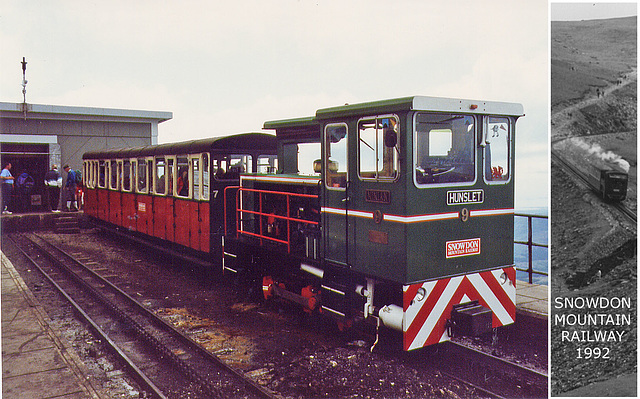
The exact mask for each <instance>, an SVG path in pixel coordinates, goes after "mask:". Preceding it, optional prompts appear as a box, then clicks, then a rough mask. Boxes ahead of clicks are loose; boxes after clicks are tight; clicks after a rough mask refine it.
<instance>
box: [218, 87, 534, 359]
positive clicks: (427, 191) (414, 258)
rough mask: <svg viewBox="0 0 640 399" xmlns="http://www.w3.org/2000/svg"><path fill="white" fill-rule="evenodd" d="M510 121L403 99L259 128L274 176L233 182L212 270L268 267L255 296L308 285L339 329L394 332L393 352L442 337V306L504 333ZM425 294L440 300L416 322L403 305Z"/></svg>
mask: <svg viewBox="0 0 640 399" xmlns="http://www.w3.org/2000/svg"><path fill="white" fill-rule="evenodd" d="M522 115H523V110H522V106H521V105H520V104H513V103H499V102H478V101H471V100H459V99H445V98H434V97H408V98H401V99H395V100H387V101H378V102H372V103H363V104H355V105H345V106H340V107H335V108H327V109H321V110H318V111H317V112H316V115H315V116H314V117H309V118H299V119H290V120H281V121H273V122H267V123H265V128H266V129H273V130H275V131H276V137H277V138H278V159H279V165H278V169H279V174H276V175H271V176H267V175H262V176H260V175H252V176H245V177H244V178H243V180H242V184H241V187H240V188H239V193H240V194H237V195H236V198H237V199H236V202H237V203H238V204H241V205H239V208H238V212H239V216H238V219H239V220H242V219H243V218H244V219H246V220H247V222H246V223H245V225H244V228H246V231H240V232H235V233H236V234H235V236H234V235H233V234H231V235H229V238H228V241H229V248H232V249H231V250H230V252H228V254H227V255H228V256H226V257H225V261H226V262H227V264H229V265H231V264H234V263H235V262H237V255H236V253H238V252H241V251H242V250H243V249H242V248H244V246H251V247H253V249H254V252H253V253H256V252H257V253H260V254H262V255H260V256H259V257H261V258H263V259H267V258H268V259H269V260H268V261H262V262H261V263H262V264H268V263H274V259H277V261H276V262H275V263H278V264H279V266H274V267H267V269H268V270H263V274H265V276H266V277H265V280H264V282H263V289H264V290H266V291H265V297H267V296H270V295H273V292H276V293H279V294H278V295H279V296H285V297H287V296H288V297H292V295H291V294H283V292H282V290H283V289H282V286H286V287H294V286H296V288H294V289H292V291H294V292H295V291H297V292H300V289H301V288H302V293H300V294H296V295H297V297H298V299H299V300H298V302H300V303H304V301H305V299H304V298H307V297H309V295H307V294H305V293H304V290H305V289H306V288H305V287H307V285H306V284H309V285H308V287H311V291H313V292H317V293H318V294H317V296H314V303H316V302H318V303H321V304H322V305H321V307H320V309H323V310H325V311H326V312H328V313H330V314H332V315H333V316H336V317H338V318H339V319H340V320H342V321H343V322H346V321H347V320H352V319H357V318H363V317H364V318H367V317H368V316H369V315H372V316H374V317H380V318H381V319H382V321H383V323H384V324H385V325H389V326H390V327H391V328H395V329H397V330H401V331H403V333H404V335H405V344H404V347H405V349H413V348H415V347H420V346H423V345H428V344H431V343H435V342H440V341H441V340H445V339H448V335H447V333H446V327H445V324H446V322H447V320H448V319H449V317H450V313H451V308H452V306H453V305H455V304H458V303H463V302H466V301H469V300H479V301H480V303H481V304H482V306H485V307H486V308H489V309H491V311H492V312H493V315H494V316H493V327H497V326H501V325H504V324H509V323H512V322H513V318H514V317H515V271H514V269H513V241H514V237H513V214H514V183H515V174H514V170H515V168H514V167H515V156H514V154H515V140H514V137H515V125H516V121H517V119H518V117H520V116H522ZM314 150H315V152H314ZM275 192H282V193H293V194H294V196H293V197H287V195H285V194H282V195H279V196H278V195H276V194H274V193H275ZM296 195H297V197H296ZM278 226H279V227H278ZM242 229H243V227H241V228H240V230H242ZM285 232H286V234H285ZM233 267H235V266H233ZM261 267H262V266H261ZM309 274H311V275H312V276H313V277H312V278H311V280H309V279H308V278H307V277H309V276H308V275H309ZM301 281H304V282H301ZM441 286H442V287H441ZM445 286H446V288H445ZM469 286H472V288H469ZM278 287H280V288H278ZM273 290H275V291H273ZM423 291H424V292H423ZM354 292H355V293H354ZM374 292H375V295H374ZM433 292H442V293H443V295H445V294H446V293H447V292H449V294H450V297H448V298H447V299H443V301H446V303H444V302H443V304H442V305H440V306H441V307H442V309H440V310H437V309H436V310H433V312H439V313H438V314H435V313H434V314H435V316H433V320H431V319H430V320H431V321H429V322H427V321H426V319H424V320H422V316H420V317H418V316H416V315H415V314H412V313H411V312H414V311H415V312H423V313H424V312H426V310H424V309H423V310H420V309H421V308H415V310H412V309H413V308H412V306H414V303H416V301H417V300H416V298H418V299H419V300H422V298H424V297H428V298H430V299H429V301H434V303H435V302H437V301H439V300H440V299H439V297H429V295H431V294H432V293H433ZM314 295H315V294H314ZM438 295H440V294H438ZM487 296H490V297H491V298H487ZM300 298H302V299H300ZM443 298H444V297H443ZM496 301H497V302H499V304H498V305H495V303H496ZM427 302H428V301H427ZM496 306H498V307H500V309H494V307H496ZM306 307H307V308H309V306H306ZM425 309H426V308H425ZM429 311H432V310H429ZM500 313H503V315H500ZM416 314H417V313H416ZM496 314H498V316H496ZM423 316H424V315H423ZM418 319H420V322H419V323H418V322H415V320H418ZM420 323H422V324H420ZM427 323H432V325H431V326H429V327H428V328H426V329H427V330H428V331H429V332H428V333H424V332H418V331H423V330H425V327H423V326H424V325H425V324H427ZM418 324H419V326H418V327H416V326H417V325H418ZM421 335H424V336H421Z"/></svg>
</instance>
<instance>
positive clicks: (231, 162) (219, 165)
mask: <svg viewBox="0 0 640 399" xmlns="http://www.w3.org/2000/svg"><path fill="white" fill-rule="evenodd" d="M252 160H253V157H252V156H251V155H228V156H224V157H222V158H218V159H214V160H213V172H214V176H215V179H216V180H238V179H240V175H241V174H242V173H252V171H253V167H252V162H253V161H252Z"/></svg>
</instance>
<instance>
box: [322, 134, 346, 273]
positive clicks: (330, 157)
mask: <svg viewBox="0 0 640 399" xmlns="http://www.w3.org/2000/svg"><path fill="white" fill-rule="evenodd" d="M347 132H348V128H347V125H346V124H345V123H336V124H329V125H326V126H325V129H324V165H323V170H324V182H325V187H324V190H323V191H324V192H325V195H324V200H323V208H322V211H323V212H322V214H323V226H324V243H325V258H326V259H327V260H328V261H332V262H335V263H337V264H341V265H345V266H346V265H347V255H348V249H347V246H346V243H347V240H350V238H349V234H348V230H347V227H348V223H347V209H348V205H349V203H348V201H347V195H348V192H347V182H348V180H349V179H348V176H349V173H348V163H347V160H348V157H347V137H348V135H347Z"/></svg>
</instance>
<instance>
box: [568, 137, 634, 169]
mask: <svg viewBox="0 0 640 399" xmlns="http://www.w3.org/2000/svg"><path fill="white" fill-rule="evenodd" d="M571 141H572V142H573V144H575V145H576V146H577V147H580V148H582V149H583V150H584V151H586V152H587V153H589V155H594V156H595V157H597V158H598V159H601V160H602V161H604V162H607V163H610V164H615V165H618V167H620V168H621V169H622V170H624V171H625V172H627V173H628V172H629V168H630V165H629V162H627V161H626V160H625V159H624V158H622V157H621V156H620V155H618V154H616V153H614V152H613V151H605V150H604V149H603V148H602V147H600V145H599V144H598V143H593V144H589V143H587V142H585V141H584V140H582V139H581V138H579V137H574V138H572V139H571Z"/></svg>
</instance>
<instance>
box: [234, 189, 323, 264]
mask: <svg viewBox="0 0 640 399" xmlns="http://www.w3.org/2000/svg"><path fill="white" fill-rule="evenodd" d="M228 189H233V190H236V193H235V203H236V206H235V211H236V237H237V236H239V235H240V234H244V235H247V236H251V237H255V238H258V239H259V240H260V245H262V243H263V240H267V241H271V242H276V243H280V244H284V245H286V246H287V252H288V253H291V223H292V222H293V223H298V224H305V225H311V226H318V225H319V222H317V221H314V220H308V219H302V218H299V217H294V216H292V209H291V199H292V198H311V199H318V195H315V194H299V193H291V192H285V191H271V190H258V189H252V188H245V187H237V186H230V187H226V188H225V190H224V203H225V204H226V203H227V190H228ZM243 193H253V194H255V197H257V200H258V201H257V202H258V207H257V208H258V209H257V210H250V209H246V208H243V206H242V204H243V201H241V196H242V194H243ZM264 195H271V196H276V197H282V198H281V199H280V201H279V202H283V203H284V204H285V205H286V209H285V210H284V213H285V214H284V215H281V214H277V213H276V212H275V211H272V212H267V211H264V210H263V196H264ZM255 197H254V200H255ZM226 210H227V208H226V205H225V231H227V228H226V221H227V216H226ZM245 214H248V215H252V217H253V219H252V220H253V221H254V222H255V221H256V220H257V224H258V226H257V232H256V231H255V227H256V226H253V229H254V231H249V230H246V229H245V226H244V222H245V220H244V215H245ZM265 219H266V220H267V221H271V223H273V222H275V221H276V220H277V221H282V222H284V223H285V226H286V230H285V231H286V238H285V237H282V238H278V237H280V234H279V233H275V234H274V233H273V232H272V231H269V229H267V231H265V229H264V227H265ZM267 223H268V222H267ZM272 234H273V235H272Z"/></svg>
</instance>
